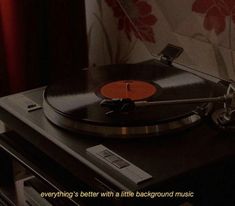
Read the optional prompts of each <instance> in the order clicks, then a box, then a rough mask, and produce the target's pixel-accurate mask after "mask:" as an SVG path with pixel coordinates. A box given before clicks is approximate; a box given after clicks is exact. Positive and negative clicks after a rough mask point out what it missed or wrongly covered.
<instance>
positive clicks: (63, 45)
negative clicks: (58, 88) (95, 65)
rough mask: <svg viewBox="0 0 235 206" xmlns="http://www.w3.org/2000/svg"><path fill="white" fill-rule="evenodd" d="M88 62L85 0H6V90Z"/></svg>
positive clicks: (2, 24) (1, 45) (0, 9)
mask: <svg viewBox="0 0 235 206" xmlns="http://www.w3.org/2000/svg"><path fill="white" fill-rule="evenodd" d="M87 64H88V58H87V40H86V21H85V6H84V2H83V1H77V0H70V1H67V0H34V1H32V0H20V1H18V0H17V1H16V0H1V1H0V87H1V88H0V95H5V94H7V93H15V92H19V91H22V90H26V89H31V88H34V87H38V86H41V85H45V84H48V83H51V82H52V81H54V80H55V79H58V78H63V77H64V76H65V75H67V74H71V73H73V72H75V71H76V70H79V69H81V68H83V67H86V66H87Z"/></svg>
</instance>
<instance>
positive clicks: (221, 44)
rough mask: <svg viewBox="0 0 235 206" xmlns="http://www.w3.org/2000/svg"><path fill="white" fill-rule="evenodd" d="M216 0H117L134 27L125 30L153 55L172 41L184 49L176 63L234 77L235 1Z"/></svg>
mask: <svg viewBox="0 0 235 206" xmlns="http://www.w3.org/2000/svg"><path fill="white" fill-rule="evenodd" d="M216 2H217V1H199V0H189V1H180V2H179V1H178V0H164V1H162V0H144V1H123V0H119V5H120V7H121V8H122V9H123V11H124V15H126V18H129V20H130V24H132V25H133V28H132V30H133V31H129V30H128V31H127V32H129V33H130V34H129V35H132V36H133V38H138V39H140V40H142V42H143V43H144V44H145V45H146V47H147V49H148V50H149V51H150V53H151V54H152V55H153V56H154V58H156V57H159V53H160V52H161V51H162V50H163V48H164V47H166V45H167V44H173V45H176V46H178V47H182V48H183V49H184V52H183V53H182V55H180V57H179V58H177V59H176V60H175V63H177V64H179V65H183V66H185V67H186V68H190V69H193V70H197V71H200V72H203V73H206V74H209V75H212V76H214V77H218V78H221V79H225V80H228V79H233V80H235V65H234V62H235V61H234V59H235V52H234V50H235V38H232V37H233V36H234V28H235V20H234V17H233V16H232V9H234V7H235V4H234V3H229V2H233V1H223V2H222V3H216ZM230 4H231V5H230ZM230 11H231V12H230ZM220 12H222V13H220ZM123 18H125V17H123ZM134 30H135V31H134Z"/></svg>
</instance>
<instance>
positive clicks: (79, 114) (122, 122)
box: [43, 63, 213, 137]
mask: <svg viewBox="0 0 235 206" xmlns="http://www.w3.org/2000/svg"><path fill="white" fill-rule="evenodd" d="M211 96H213V86H212V84H211V83H210V82H209V81H207V80H205V79H203V78H201V77H199V76H196V75H194V74H192V73H189V72H186V71H183V70H180V69H177V68H175V67H172V66H167V65H164V64H161V63H158V64H153V65H152V64H147V65H146V64H136V65H135V64H129V65H128V64H124V65H109V66H103V67H97V68H91V69H89V70H83V71H81V72H79V73H77V74H74V75H73V77H72V78H69V79H67V80H64V81H61V82H59V83H57V84H54V85H50V86H48V87H47V88H46V90H45V92H44V103H43V108H44V113H45V115H46V117H47V118H48V119H49V120H50V121H52V122H53V123H55V124H56V125H58V126H60V127H63V128H66V129H68V130H73V131H77V132H85V133H91V134H95V135H98V136H104V137H136V136H139V137H142V136H146V135H147V136H149V135H150V136H152V135H158V134H162V133H167V132H170V131H173V130H176V129H180V128H182V127H187V126H189V125H191V124H194V123H195V122H197V121H198V120H199V119H200V116H199V115H197V114H195V112H194V111H195V109H196V108H197V107H199V106H204V105H202V104H176V105H159V106H148V107H141V108H136V109H135V110H133V111H130V112H114V113H112V114H111V115H107V114H108V113H109V110H110V109H109V108H104V107H102V106H101V105H100V103H101V101H102V100H103V99H114V98H115V99H116V98H117V99H119V98H130V99H132V100H133V101H142V100H145V101H157V100H172V99H188V98H203V97H211Z"/></svg>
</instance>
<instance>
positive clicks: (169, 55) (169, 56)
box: [159, 44, 184, 65]
mask: <svg viewBox="0 0 235 206" xmlns="http://www.w3.org/2000/svg"><path fill="white" fill-rule="evenodd" d="M183 51H184V49H183V48H182V47H178V46H175V45H173V44H168V45H167V46H166V47H165V48H164V49H163V50H162V51H161V52H160V53H159V56H160V61H161V62H162V63H164V64H167V65H171V64H172V62H173V61H174V59H176V58H177V57H179V56H180V55H181V53H182V52H183Z"/></svg>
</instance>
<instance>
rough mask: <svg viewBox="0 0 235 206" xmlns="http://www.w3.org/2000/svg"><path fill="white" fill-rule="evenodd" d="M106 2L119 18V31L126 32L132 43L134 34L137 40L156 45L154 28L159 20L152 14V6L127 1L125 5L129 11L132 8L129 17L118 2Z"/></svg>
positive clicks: (135, 0)
mask: <svg viewBox="0 0 235 206" xmlns="http://www.w3.org/2000/svg"><path fill="white" fill-rule="evenodd" d="M106 2H107V4H108V5H109V6H110V7H111V8H112V10H113V14H114V16H115V17H116V18H118V29H119V30H121V31H124V32H125V33H126V35H127V38H128V39H129V40H130V41H131V33H132V32H133V33H134V35H135V37H136V38H138V39H140V40H143V41H148V42H153V43H155V36H154V31H153V29H152V26H154V25H155V24H156V22H157V18H156V17H155V16H154V15H153V14H152V7H151V5H150V4H148V3H147V2H146V1H141V0H129V1H126V2H124V4H123V5H124V6H126V7H128V8H127V9H129V8H131V13H129V14H128V15H127V14H126V13H125V12H124V11H123V8H121V6H120V3H119V2H118V1H117V0H106ZM136 27H137V29H136ZM137 30H138V31H137Z"/></svg>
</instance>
